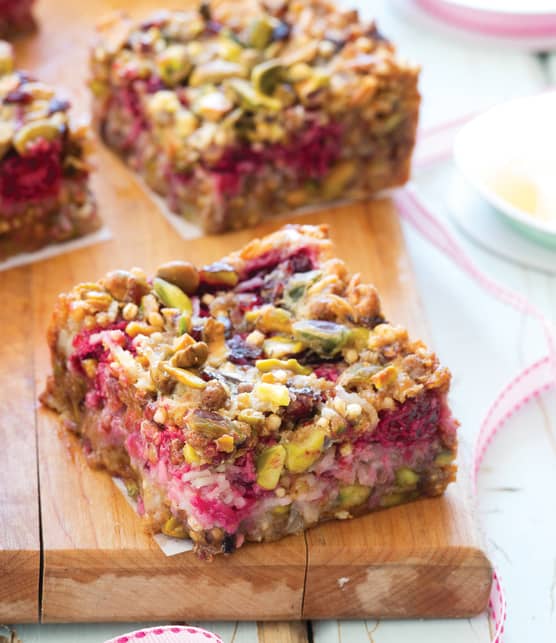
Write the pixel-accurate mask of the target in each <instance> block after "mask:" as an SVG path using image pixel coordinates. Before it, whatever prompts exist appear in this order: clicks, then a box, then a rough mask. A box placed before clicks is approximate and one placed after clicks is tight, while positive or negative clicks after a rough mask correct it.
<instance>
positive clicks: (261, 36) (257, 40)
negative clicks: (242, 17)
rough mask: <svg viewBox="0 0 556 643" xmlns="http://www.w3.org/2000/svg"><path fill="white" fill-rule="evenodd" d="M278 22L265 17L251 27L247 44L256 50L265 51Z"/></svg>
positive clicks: (254, 21)
mask: <svg viewBox="0 0 556 643" xmlns="http://www.w3.org/2000/svg"><path fill="white" fill-rule="evenodd" d="M276 24H277V21H276V19H275V18H272V16H268V15H263V16H260V17H259V18H256V19H255V20H253V22H252V23H251V24H250V25H249V28H248V35H247V42H248V43H249V45H250V46H251V47H254V48H255V49H264V48H265V47H266V46H267V45H268V44H269V43H270V41H271V39H272V33H273V31H274V27H275V26H276Z"/></svg>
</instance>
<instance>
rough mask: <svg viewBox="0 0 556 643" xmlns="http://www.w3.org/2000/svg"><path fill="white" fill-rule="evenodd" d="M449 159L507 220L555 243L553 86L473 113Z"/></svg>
mask: <svg viewBox="0 0 556 643" xmlns="http://www.w3.org/2000/svg"><path fill="white" fill-rule="evenodd" d="M454 160H455V163H456V166H457V167H458V169H459V170H460V171H461V172H462V174H463V175H464V176H465V178H466V179H467V181H468V182H469V183H470V184H471V185H472V186H473V187H474V188H475V189H476V190H477V191H478V192H479V194H480V195H481V196H482V197H483V198H484V199H486V201H488V202H489V203H490V204H491V205H492V206H493V207H494V208H496V210H498V211H499V212H501V213H502V214H503V215H504V216H505V217H506V219H507V221H508V222H510V223H511V224H513V225H514V226H515V227H516V228H517V229H518V230H519V231H521V232H522V233H525V234H526V235H528V236H529V237H532V238H534V239H535V240H537V241H541V242H545V243H547V244H551V245H552V244H553V245H556V92H547V93H545V94H540V95H538V96H533V97H529V98H521V99H517V100H513V101H510V102H508V103H504V104H502V105H499V106H497V107H494V108H492V109H491V110H489V111H487V112H485V113H484V114H481V115H480V116H477V117H476V118H474V119H473V120H472V121H470V122H469V123H467V124H466V125H464V126H463V128H462V129H461V130H460V131H459V132H458V134H457V135H456V138H455V142H454ZM555 260H556V258H555Z"/></svg>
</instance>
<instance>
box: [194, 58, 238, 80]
mask: <svg viewBox="0 0 556 643" xmlns="http://www.w3.org/2000/svg"><path fill="white" fill-rule="evenodd" d="M246 75H247V70H246V69H245V67H244V66H243V65H240V64H239V63H236V62H230V61H229V60H221V59H216V60H211V61H209V62H206V63H203V64H201V65H197V67H195V69H194V70H193V71H192V72H191V76H190V77H189V84H190V86H191V87H200V86H201V85H207V84H211V83H212V84H215V85H217V84H218V83H221V82H222V81H224V80H226V79H228V78H233V79H237V78H245V76H246Z"/></svg>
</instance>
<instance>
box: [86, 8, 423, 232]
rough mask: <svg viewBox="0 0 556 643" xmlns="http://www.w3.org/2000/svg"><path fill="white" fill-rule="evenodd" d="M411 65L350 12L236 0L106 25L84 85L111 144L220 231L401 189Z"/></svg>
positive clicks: (411, 110) (408, 141) (412, 122)
mask: <svg viewBox="0 0 556 643" xmlns="http://www.w3.org/2000/svg"><path fill="white" fill-rule="evenodd" d="M418 73H419V69H418V67H417V66H415V65H412V64H410V63H407V62H405V61H403V60H402V59H401V58H400V57H399V56H397V55H396V52H395V48H394V46H393V45H392V44H391V43H390V42H389V41H388V40H386V39H385V38H384V37H383V36H382V34H381V33H380V32H379V31H378V29H377V27H376V24H375V23H374V22H365V21H362V20H361V19H360V18H359V16H358V14H357V12H356V11H345V10H340V9H338V8H337V7H336V6H334V5H333V4H332V3H330V2H327V1H325V0H310V1H309V2H306V1H305V0H303V1H301V0H291V1H290V2H277V3H264V2H246V1H243V2H241V3H239V4H238V3H237V2H222V3H217V4H215V6H214V7H212V6H211V7H209V5H208V3H203V4H202V5H201V8H200V10H198V11H191V12H159V13H157V14H156V15H154V16H152V17H151V18H150V19H148V20H146V21H144V22H143V23H141V24H134V23H133V22H131V21H129V20H127V19H126V18H123V17H122V16H121V15H118V16H116V17H114V18H113V19H111V20H106V21H105V22H104V23H103V24H101V25H100V38H99V41H98V43H97V44H96V45H95V46H94V47H93V49H92V52H91V76H92V78H91V82H90V85H91V89H92V92H93V95H94V101H93V105H94V112H95V115H96V119H97V121H98V123H99V126H100V129H101V133H102V135H103V137H104V139H105V140H106V141H107V143H108V144H109V145H110V146H112V147H114V148H116V149H117V150H119V151H120V152H121V153H122V154H123V155H124V156H125V157H126V158H127V160H128V163H129V164H130V165H131V166H132V167H133V168H134V169H135V170H137V171H138V172H139V173H141V174H142V175H143V177H144V178H145V179H146V181H147V183H148V184H149V185H150V186H151V187H152V188H153V189H154V190H155V191H157V192H159V193H161V194H162V195H164V196H165V197H166V199H167V202H168V204H169V206H170V208H171V209H173V210H174V211H176V212H177V213H179V214H181V215H182V216H185V217H188V218H194V219H195V220H196V221H198V222H200V223H201V224H202V226H203V228H204V229H205V230H206V231H208V232H221V231H224V230H227V229H237V228H242V227H245V226H248V225H252V224H254V223H256V222H257V221H259V220H260V218H261V217H262V216H263V214H264V215H265V216H267V215H270V214H274V213H279V212H283V211H284V210H290V209H292V208H298V207H302V206H307V205H310V204H316V203H324V202H329V201H333V200H337V199H342V198H351V199H361V198H364V197H366V196H368V195H370V194H373V193H375V192H377V191H379V190H381V189H384V188H387V187H392V186H394V185H399V184H402V183H404V182H405V181H406V180H407V178H408V175H409V161H410V155H411V151H412V148H413V145H414V141H415V131H416V126H417V118H418V109H419V102H420V96H419V92H418V89H417V79H418Z"/></svg>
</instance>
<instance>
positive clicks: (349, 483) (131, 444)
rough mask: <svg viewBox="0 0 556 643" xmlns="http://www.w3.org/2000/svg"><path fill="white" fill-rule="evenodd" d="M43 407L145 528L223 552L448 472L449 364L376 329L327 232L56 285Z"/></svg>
mask: <svg viewBox="0 0 556 643" xmlns="http://www.w3.org/2000/svg"><path fill="white" fill-rule="evenodd" d="M48 340H49V344H50V348H51V351H52V365H53V375H52V376H51V377H50V378H49V380H48V384H47V388H46V391H45V392H44V393H43V396H42V401H43V403H44V404H46V405H47V406H49V407H51V408H53V409H55V410H57V411H58V412H59V413H61V415H62V418H63V421H64V423H65V424H66V425H67V427H68V428H69V429H71V430H72V431H74V432H75V433H77V434H78V435H79V436H80V438H81V441H82V444H83V448H84V451H85V453H86V454H87V457H88V459H89V461H90V462H91V463H92V464H93V465H96V466H102V467H105V468H106V469H107V470H108V471H109V472H110V473H112V474H113V475H116V476H120V477H122V478H123V479H124V480H125V481H126V482H127V486H128V490H129V492H130V494H132V495H133V496H135V497H136V498H137V500H138V507H139V511H140V513H141V514H142V515H143V516H144V517H145V519H146V521H147V524H148V526H149V527H150V529H152V530H153V531H155V532H157V531H162V532H163V533H165V534H168V535H171V536H177V537H186V536H189V537H191V539H192V540H193V541H194V543H195V548H196V551H197V553H198V554H199V555H200V556H202V557H210V556H212V555H213V554H216V553H219V552H225V553H229V552H232V551H233V550H235V549H236V548H238V547H240V546H241V545H242V544H243V543H244V541H246V540H247V541H270V540H276V539H279V538H281V537H283V536H285V535H287V534H294V533H298V532H300V531H302V530H304V529H306V528H308V527H311V526H313V525H315V524H317V523H319V522H322V521H325V520H330V519H334V518H337V519H346V518H351V517H352V516H357V515H360V514H364V513H367V512H369V511H373V510H375V509H379V508H382V507H391V506H393V505H398V504H400V503H403V502H407V501H410V500H414V499H416V498H419V497H421V496H437V495H440V494H442V493H443V491H444V490H445V488H446V486H447V484H448V483H449V482H450V481H452V480H453V479H454V476H455V470H456V467H455V465H454V464H453V460H454V458H455V454H456V443H457V437H456V429H457V422H456V421H455V420H454V419H453V418H452V416H451V413H450V410H449V408H448V405H447V401H446V396H447V392H448V388H449V382H450V374H449V372H448V371H447V370H446V369H445V368H443V367H441V366H439V364H438V360H437V358H436V356H435V355H434V354H433V353H431V352H430V351H429V350H428V349H427V348H426V346H425V345H424V344H423V343H422V342H420V341H412V340H411V339H409V337H408V335H407V332H406V331H405V330H403V329H402V328H400V327H397V326H393V325H391V324H389V323H387V322H386V321H385V320H384V318H383V316H382V313H381V309H380V304H379V300H378V297H377V293H376V291H375V288H374V287H373V286H371V285H368V284H363V283H361V281H360V277H359V276H358V275H350V274H349V273H348V271H347V269H346V267H345V265H344V263H343V262H342V261H340V260H339V259H337V258H335V257H334V254H333V250H332V246H331V242H330V241H329V239H328V237H327V232H326V228H325V227H324V226H321V227H314V226H286V227H285V228H282V229H281V230H279V231H278V232H276V233H274V234H271V235H270V236H267V237H264V238H262V239H255V240H254V241H252V242H251V243H249V244H248V245H247V246H245V247H244V248H243V249H242V250H240V251H239V252H235V253H233V254H230V255H229V256H227V257H225V258H224V259H223V260H221V261H217V262H215V263H212V264H210V265H206V266H203V267H202V268H200V269H197V268H195V267H194V266H193V265H192V264H190V263H188V262H187V261H174V262H170V263H167V264H164V265H162V266H160V268H159V269H158V271H157V273H156V276H155V277H154V278H153V279H149V278H147V277H146V275H145V274H144V273H143V272H142V271H141V270H139V269H132V270H130V271H129V272H127V271H124V270H119V271H115V272H111V273H109V274H107V275H106V277H104V279H101V280H100V281H99V282H93V283H83V284H80V285H78V286H76V287H75V288H74V289H73V290H72V291H71V292H70V293H68V294H64V295H60V297H59V300H58V303H57V306H56V309H55V312H54V316H53V319H52V323H51V326H50V329H49V332H48Z"/></svg>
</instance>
